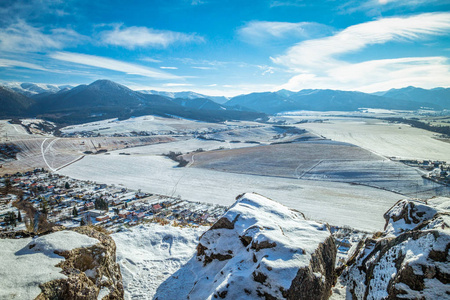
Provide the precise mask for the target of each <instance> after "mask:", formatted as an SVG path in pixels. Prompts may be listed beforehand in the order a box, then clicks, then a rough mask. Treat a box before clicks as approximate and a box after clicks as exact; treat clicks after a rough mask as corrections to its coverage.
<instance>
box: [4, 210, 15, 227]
mask: <svg viewBox="0 0 450 300" xmlns="http://www.w3.org/2000/svg"><path fill="white" fill-rule="evenodd" d="M5 223H6V226H8V225H11V226H13V227H16V224H17V221H16V214H15V213H14V212H12V211H10V212H8V213H7V214H6V217H5Z"/></svg>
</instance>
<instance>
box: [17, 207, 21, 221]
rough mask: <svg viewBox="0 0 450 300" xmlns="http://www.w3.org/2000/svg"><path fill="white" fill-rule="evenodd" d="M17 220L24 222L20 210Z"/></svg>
mask: <svg viewBox="0 0 450 300" xmlns="http://www.w3.org/2000/svg"><path fill="white" fill-rule="evenodd" d="M17 222H19V223H20V222H22V215H21V214H20V210H19V213H18V214H17Z"/></svg>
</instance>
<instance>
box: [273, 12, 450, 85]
mask: <svg viewBox="0 0 450 300" xmlns="http://www.w3.org/2000/svg"><path fill="white" fill-rule="evenodd" d="M449 30H450V13H427V14H421V15H416V16H411V17H404V18H386V19H380V20H377V21H372V22H367V23H363V24H358V25H354V26H350V27H348V28H346V29H344V30H342V31H341V32H339V33H337V34H335V35H333V36H330V37H326V38H320V39H314V40H307V41H304V42H301V43H298V44H297V45H295V46H293V47H291V48H290V49H288V50H287V52H286V54H284V55H281V56H278V57H276V58H272V60H273V62H275V63H277V64H280V65H284V66H286V67H288V68H289V70H290V71H292V72H295V73H296V74H297V75H296V76H294V77H293V78H291V80H289V82H288V83H287V84H285V85H283V86H281V88H286V89H292V90H299V89H302V88H334V89H356V90H361V91H375V90H377V89H382V88H386V87H387V88H391V87H403V86H408V85H418V86H422V87H436V86H449V85H450V79H449V78H450V71H449V70H450V66H449V64H448V61H447V59H446V58H444V57H407V58H398V57H396V58H393V59H381V60H371V61H362V62H360V63H350V62H347V61H345V60H343V59H342V57H343V56H344V55H346V54H349V53H355V52H358V51H362V50H364V49H365V48H367V47H369V46H371V45H376V44H385V43H387V42H405V41H420V40H424V39H427V38H430V37H432V36H439V35H445V34H448V33H449ZM357 57H358V56H354V57H353V59H354V58H357ZM389 85H391V86H389Z"/></svg>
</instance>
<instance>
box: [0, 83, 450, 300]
mask: <svg viewBox="0 0 450 300" xmlns="http://www.w3.org/2000/svg"><path fill="white" fill-rule="evenodd" d="M100 83H101V84H108V83H105V82H100ZM100 83H98V82H97V83H96V85H94V86H96V88H98V85H99V84H100ZM91 88H92V87H91ZM112 88H117V87H116V86H114V85H113V86H112ZM86 89H89V88H86V87H83V90H84V91H85V90H86ZM121 89H122V90H123V88H121V87H119V90H121ZM100 98H101V97H100ZM191 100H192V99H191ZM183 101H186V102H188V101H190V100H183ZM183 101H182V100H177V101H175V102H174V103H181V104H182V105H186V103H185V102H183ZM197 102H198V103H197ZM197 102H195V101H194V102H192V103H191V104H192V106H189V107H190V108H189V109H199V108H198V107H197V108H192V107H195V106H196V105H197V104H200V106H199V107H201V106H202V105H203V104H205V105H206V103H207V102H202V101H200V100H199V101H197ZM200 102H201V103H200ZM196 103H197V104H196ZM202 103H203V104H202ZM208 105H209V104H208ZM209 107H215V106H214V105H211V106H209ZM141 112H142V111H141ZM184 112H185V113H186V112H187V111H184ZM85 113H86V112H83V114H84V115H83V116H82V118H87V119H89V120H90V121H89V122H87V123H77V124H61V123H58V122H56V123H54V122H49V121H44V120H41V119H34V118H30V119H17V118H15V119H12V120H2V121H0V138H1V141H2V148H0V150H1V157H0V164H1V168H0V174H1V175H2V176H3V177H2V178H3V181H2V183H1V184H0V188H2V189H4V190H5V189H7V187H8V180H10V179H11V181H9V182H10V183H9V184H10V185H11V186H10V187H9V188H10V189H11V188H12V189H13V191H14V192H12V193H9V194H8V193H7V194H6V195H5V196H4V198H2V199H3V200H2V201H3V202H4V203H2V211H1V215H2V218H3V222H2V223H0V225H1V232H2V234H4V235H5V236H9V235H11V234H12V235H13V236H15V235H19V236H20V235H21V234H25V235H26V236H27V235H28V234H29V233H27V232H28V231H27V230H29V228H30V223H27V222H28V221H27V220H28V215H27V213H25V212H26V211H30V209H31V211H36V212H38V213H39V214H40V213H41V212H42V211H45V210H46V209H47V208H46V207H49V209H50V211H49V212H48V219H47V220H48V221H49V222H53V223H52V224H53V225H52V226H55V227H53V228H66V229H69V230H78V228H84V226H81V225H83V224H88V227H89V226H93V227H94V228H97V229H98V230H100V231H105V230H106V231H108V232H110V233H111V235H110V236H111V237H112V239H113V240H114V243H115V244H116V245H117V265H118V266H119V267H120V274H121V276H122V279H121V280H122V281H123V287H124V298H125V299H152V298H154V299H156V298H158V299H159V297H161V298H162V299H167V298H173V297H174V295H175V294H176V295H184V296H185V297H187V295H188V293H191V292H192V293H197V294H198V293H200V294H202V291H201V288H199V287H197V288H196V287H195V286H196V285H197V282H196V281H193V278H196V277H195V276H193V275H192V274H193V273H192V272H193V271H192V270H196V271H195V272H194V273H198V272H200V273H201V272H204V271H203V269H202V267H201V266H200V265H199V264H197V263H196V262H195V260H194V256H195V255H196V254H195V251H194V250H195V245H196V244H197V243H198V241H199V240H200V239H201V237H202V236H203V234H204V232H208V231H209V230H211V229H209V228H214V227H215V226H222V225H217V224H220V220H221V216H222V215H224V212H225V213H227V211H228V209H230V208H231V207H233V206H234V205H236V199H237V197H238V196H239V195H243V194H245V193H255V194H254V195H257V196H255V197H260V196H259V195H262V196H264V197H268V199H270V200H268V201H274V203H276V206H278V205H280V207H281V206H283V207H284V206H285V207H286V209H287V208H288V209H290V210H292V211H293V212H295V213H297V212H300V213H301V214H300V216H301V217H302V218H305V220H306V222H307V223H308V224H313V223H315V222H320V223H326V224H328V225H329V226H330V227H326V228H328V229H327V232H328V231H329V232H330V233H331V236H332V237H333V240H334V243H336V244H335V248H336V251H337V253H336V262H335V266H336V268H344V267H345V266H346V264H347V261H348V259H349V258H350V257H351V255H352V254H354V253H357V251H359V249H358V248H357V247H358V245H360V243H362V242H363V241H365V239H366V238H367V237H370V236H371V235H372V234H375V235H377V234H381V232H383V230H385V225H386V219H385V218H384V217H383V216H384V214H385V212H386V211H388V210H389V209H390V208H391V207H393V206H395V205H398V203H400V202H401V201H402V199H405V198H406V199H417V200H414V201H421V200H423V201H425V199H430V198H433V199H441V198H436V197H449V196H450V186H449V178H448V172H449V171H450V169H449V165H448V164H447V162H449V161H450V156H449V153H450V143H448V142H447V141H446V138H447V137H445V136H443V135H440V134H438V133H435V132H431V131H426V130H424V129H420V128H416V127H412V126H411V125H408V124H403V123H398V122H393V121H389V118H391V117H395V118H397V119H401V118H410V119H411V118H416V117H417V118H419V119H420V120H431V119H432V118H433V120H443V121H445V119H438V117H437V114H438V113H436V116H435V117H432V115H433V113H431V112H426V114H425V115H422V114H421V112H419V111H403V110H402V111H400V110H390V109H359V110H357V111H349V112H344V111H291V112H283V113H279V114H274V115H270V116H266V117H264V118H256V119H248V120H239V119H237V120H236V119H232V120H228V119H226V118H224V117H225V116H224V115H221V116H220V118H219V119H220V121H218V120H217V119H216V117H213V118H210V117H206V118H203V117H200V118H198V117H199V115H196V114H194V115H195V116H196V118H197V119H192V118H189V117H187V115H186V114H184V116H175V115H172V114H165V115H163V114H148V115H138V116H132V117H129V118H127V117H124V116H121V117H115V118H109V117H108V116H110V115H108V114H107V115H101V116H97V115H94V116H93V117H87V116H86V114H85ZM191 113H192V111H189V113H188V115H189V114H191ZM205 113H206V114H207V112H205ZM218 114H219V115H220V114H221V113H220V112H219V113H218ZM200 116H201V115H200ZM97 118H99V119H97ZM199 119H200V120H199ZM441 124H445V123H441ZM436 126H438V124H437V123H436ZM11 174H14V175H11ZM18 191H22V192H18ZM252 197H253V196H252ZM252 197H250V198H252ZM22 198H26V199H27V200H25V202H26V201H30V199H31V202H30V203H32V204H31V205H32V206H33V208H31V207H30V206H29V205H28V206H27V205H26V204H24V203H25V202H23V200H20V199H22ZM442 199H447V198H442ZM399 201H400V202H399ZM94 203H95V205H94ZM105 203H107V206H106V209H105V208H104V207H103V205H104V204H105ZM94 207H95V208H96V209H94ZM243 207H246V206H245V205H244V206H243ZM254 209H255V210H257V209H260V208H259V206H258V205H257V206H256V207H255V208H254ZM280 209H281V210H284V208H280ZM445 209H446V208H444V210H445ZM75 210H76V213H75ZM20 211H22V212H23V214H24V215H26V216H27V217H26V219H25V221H19V222H18V224H17V227H15V226H12V225H11V217H10V216H11V213H13V214H14V215H16V214H18V212H20ZM252 213H254V212H252ZM266 213H267V212H265V213H264V214H266ZM272 213H275V215H277V214H278V213H277V212H272ZM267 214H269V213H267ZM268 218H270V217H268ZM34 220H35V221H36V220H38V219H34ZM39 220H40V219H39ZM36 222H38V221H36ZM267 222H268V219H267V220H266V221H264V223H267ZM320 223H317V224H320ZM14 224H15V223H14ZM27 224H28V225H27ZM36 224H38V225H36V226H37V227H36V228H38V230H42V231H43V230H47V229H45V228H47V227H46V226H49V225H47V224H49V223H45V222H44V223H42V224H40V223H36ZM39 224H40V225H39ZM211 225H212V227H210V226H211ZM62 226H64V227H62ZM226 226H228V225H226ZM283 226H284V225H283ZM298 226H300V225H298ZM317 226H318V227H317V228H322V227H323V226H324V225H317ZM41 227H42V228H41ZM251 228H253V227H251ZM280 228H281V227H280ZM323 228H325V227H323ZM249 230H250V229H249ZM295 230H300V229H299V228H295ZM319 230H322V229H319ZM250 231H251V232H253V230H250ZM281 231H282V232H283V228H281ZM382 234H383V235H384V234H385V233H382ZM375 235H374V236H375ZM273 238H275V239H277V237H276V236H274V237H273ZM0 241H1V240H0ZM24 243H25V242H24ZM243 243H244V242H243ZM263 244H264V243H263ZM244 245H245V243H244ZM264 245H265V244H264ZM268 245H269V246H270V245H272V244H270V243H269V244H268ZM7 246H8V247H11V245H10V244H7ZM19 246H20V247H22V246H23V245H22V244H20V245H19ZM19 246H17V247H19ZM198 247H199V246H197V254H198V253H200V252H198V251H200V250H201V249H202V248H201V247H200V248H198ZM251 247H258V246H255V245H254V244H252V246H251ZM269 248H270V247H269ZM8 249H9V248H8ZM199 249H200V250H199ZM258 251H259V250H257V252H258ZM295 251H299V250H295ZM150 254H151V255H150ZM8 255H9V254H8ZM218 255H219V256H218V257H219V258H220V259H222V258H223V257H222V256H220V255H223V254H218ZM225 256H227V257H228V254H227V255H225ZM254 257H256V256H254ZM15 259H16V257H15V256H11V257H10V258H9V261H12V262H14V261H15ZM254 260H255V258H253V261H254ZM207 261H209V260H207ZM207 261H206V262H207ZM9 263H11V262H9ZM205 264H206V263H205ZM219 265H221V264H220V263H219V264H218V263H215V264H214V266H219ZM237 265H239V266H241V265H240V262H237V263H236V266H237ZM244 265H246V266H248V265H249V262H247V263H245V264H244ZM244 265H242V266H241V267H243V266H244ZM230 268H231V270H229V271H227V272H230V274H231V273H232V272H233V271H232V269H234V268H235V266H234V265H230ZM206 270H207V269H206ZM211 270H212V269H211ZM336 270H337V269H336ZM87 272H88V274H90V273H89V271H87ZM217 276H219V275H217ZM254 276H255V275H254ZM27 280H28V279H27ZM258 280H260V279H258V278H256V282H259V281H258ZM339 280H343V279H342V277H340V279H339ZM5 284H8V285H10V283H6V282H5ZM26 284H27V283H26V282H25V283H23V285H26ZM203 284H209V283H208V280H206V281H205V282H203V281H202V282H201V284H200V285H203ZM338 284H339V285H336V286H335V287H334V288H333V292H332V299H344V298H345V297H342V293H346V285H347V284H349V283H344V282H343V281H342V282H341V281H339V283H338ZM351 284H353V283H351ZM186 285H190V286H192V291H188V290H186V289H185V288H184V287H185V286H186ZM216 288H217V289H221V287H216ZM37 292H38V290H37V289H35V290H32V293H34V294H36V293H37ZM231 292H232V291H231ZM7 293H8V295H10V294H11V293H13V292H12V291H10V290H8V291H7ZM106 293H107V291H106V290H105V291H103V292H99V295H106ZM222 295H223V294H222ZM184 296H183V297H184Z"/></svg>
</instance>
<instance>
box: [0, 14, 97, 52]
mask: <svg viewBox="0 0 450 300" xmlns="http://www.w3.org/2000/svg"><path fill="white" fill-rule="evenodd" d="M87 40H88V38H87V37H85V36H83V35H81V34H79V33H77V32H76V31H74V30H72V29H68V28H56V29H52V30H50V31H48V32H44V30H43V29H42V28H36V27H33V26H30V25H28V24H27V23H26V22H24V21H18V22H16V23H14V24H11V25H9V26H7V27H5V28H1V29H0V51H8V52H16V53H17V52H38V51H45V50H49V49H62V48H64V47H66V46H67V45H71V46H73V45H77V44H80V43H82V42H85V41H87Z"/></svg>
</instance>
